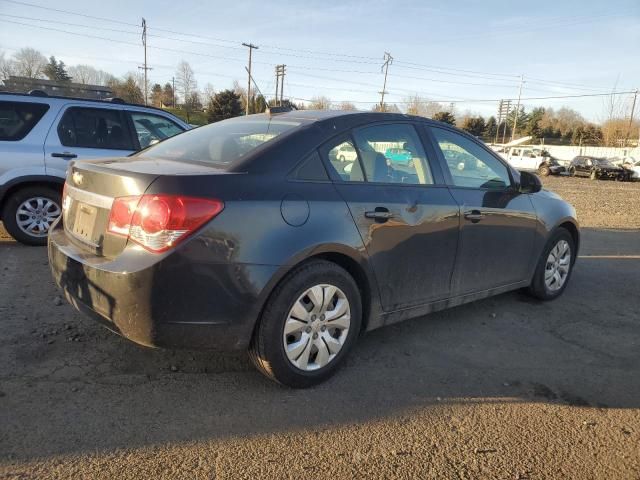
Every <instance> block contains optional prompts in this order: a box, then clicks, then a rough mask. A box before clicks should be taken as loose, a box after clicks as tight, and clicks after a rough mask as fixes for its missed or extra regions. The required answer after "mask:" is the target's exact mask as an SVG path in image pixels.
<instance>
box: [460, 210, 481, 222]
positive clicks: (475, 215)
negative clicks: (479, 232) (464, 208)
mask: <svg viewBox="0 0 640 480" xmlns="http://www.w3.org/2000/svg"><path fill="white" fill-rule="evenodd" d="M464 218H466V219H467V220H469V221H470V222H471V223H478V222H479V221H480V220H482V219H483V218H484V213H482V212H481V211H480V210H470V211H468V212H464Z"/></svg>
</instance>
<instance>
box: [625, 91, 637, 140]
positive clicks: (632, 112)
mask: <svg viewBox="0 0 640 480" xmlns="http://www.w3.org/2000/svg"><path fill="white" fill-rule="evenodd" d="M637 99H638V89H637V88H636V89H635V91H634V92H633V103H632V104H631V115H630V116H629V126H628V127H627V133H626V134H625V136H624V146H625V147H626V146H627V142H628V141H629V134H630V133H631V127H632V126H633V114H634V113H635V110H636V100H637ZM638 146H639V147H640V139H639V140H638Z"/></svg>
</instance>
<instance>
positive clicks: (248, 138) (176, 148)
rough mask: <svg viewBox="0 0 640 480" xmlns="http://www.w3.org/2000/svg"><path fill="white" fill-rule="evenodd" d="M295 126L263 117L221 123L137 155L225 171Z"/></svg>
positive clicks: (196, 130)
mask: <svg viewBox="0 0 640 480" xmlns="http://www.w3.org/2000/svg"><path fill="white" fill-rule="evenodd" d="M299 125H300V123H298V122H295V121H286V120H279V119H277V118H269V117H267V116H265V117H263V118H256V117H249V118H235V119H231V120H223V121H221V122H217V123H212V124H210V125H206V126H204V127H200V128H196V129H194V130H189V131H187V132H184V133H181V134H180V135H177V136H175V137H172V138H168V139H167V140H165V141H163V142H161V143H158V144H157V145H154V146H152V147H150V148H148V149H146V150H144V151H142V152H140V153H139V154H138V155H137V156H138V157H150V158H161V159H166V160H175V161H181V162H193V163H206V164H208V165H210V164H213V165H215V166H217V167H222V168H225V167H229V166H230V165H231V164H232V163H234V162H236V161H237V160H239V159H241V158H242V157H244V156H246V155H247V154H248V153H249V152H251V151H253V150H255V149H256V148H258V147H259V146H261V145H263V144H266V143H268V142H270V141H272V140H273V139H274V138H276V137H278V136H280V135H282V134H283V133H285V132H287V131H289V130H292V129H294V128H296V127H298V126H299Z"/></svg>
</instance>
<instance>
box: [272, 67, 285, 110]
mask: <svg viewBox="0 0 640 480" xmlns="http://www.w3.org/2000/svg"><path fill="white" fill-rule="evenodd" d="M285 69H286V65H284V64H282V65H276V103H275V106H282V101H283V99H284V97H283V92H284V75H285ZM278 88H280V101H279V102H278Z"/></svg>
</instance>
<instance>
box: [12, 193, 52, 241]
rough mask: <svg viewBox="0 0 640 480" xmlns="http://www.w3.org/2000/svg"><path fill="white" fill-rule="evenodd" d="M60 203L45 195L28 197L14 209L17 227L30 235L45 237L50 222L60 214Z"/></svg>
mask: <svg viewBox="0 0 640 480" xmlns="http://www.w3.org/2000/svg"><path fill="white" fill-rule="evenodd" d="M60 213H62V210H61V209H60V205H58V203H57V202H55V201H54V200H52V199H50V198H47V197H32V198H28V199H27V200H25V201H24V202H22V203H21V204H20V206H19V207H18V209H17V210H16V223H17V224H18V228H20V230H22V231H23V232H24V233H26V234H27V235H30V236H32V237H38V238H40V237H46V236H47V233H48V232H49V227H50V226H51V224H52V223H53V222H54V221H55V220H56V219H57V218H58V217H59V216H60Z"/></svg>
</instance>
